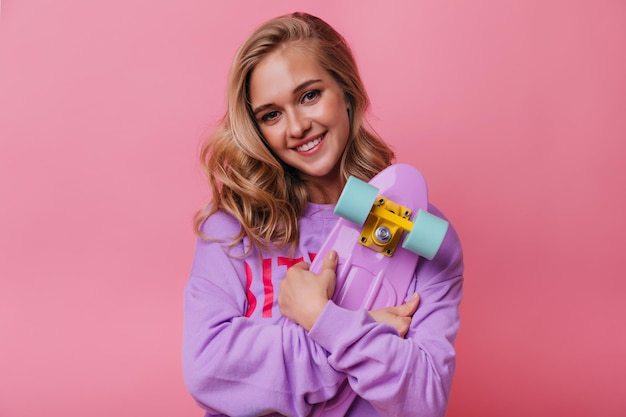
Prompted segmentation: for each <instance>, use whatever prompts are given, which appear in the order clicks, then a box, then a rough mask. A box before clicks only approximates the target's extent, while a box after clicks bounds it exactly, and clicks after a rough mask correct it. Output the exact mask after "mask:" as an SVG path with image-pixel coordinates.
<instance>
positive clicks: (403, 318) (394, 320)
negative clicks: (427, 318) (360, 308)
mask: <svg viewBox="0 0 626 417" xmlns="http://www.w3.org/2000/svg"><path fill="white" fill-rule="evenodd" d="M419 303H420V296H419V294H418V293H415V294H413V297H411V299H410V300H409V301H407V302H406V303H404V304H401V305H399V306H396V307H387V308H381V309H379V310H372V311H370V312H369V313H370V315H371V316H372V317H374V319H375V320H376V321H377V322H379V323H387V324H389V325H390V326H392V327H394V328H395V329H396V330H397V331H398V334H399V335H400V337H404V336H406V333H407V332H408V331H409V326H410V325H411V317H412V316H413V314H414V313H415V311H417V306H418V305H419Z"/></svg>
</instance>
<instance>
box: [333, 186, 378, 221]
mask: <svg viewBox="0 0 626 417" xmlns="http://www.w3.org/2000/svg"><path fill="white" fill-rule="evenodd" d="M376 197H378V188H376V187H374V186H373V185H370V184H368V183H366V182H364V181H361V180H360V179H358V178H356V177H352V176H351V177H350V178H348V182H346V186H345V187H344V188H343V191H342V192H341V195H340V196H339V200H338V201H337V205H336V206H335V211H334V212H335V214H336V215H338V216H340V217H343V218H344V219H346V220H349V221H351V222H352V223H354V224H356V225H357V226H363V224H365V220H367V216H368V215H369V214H370V210H371V209H372V206H373V205H374V202H375V201H376Z"/></svg>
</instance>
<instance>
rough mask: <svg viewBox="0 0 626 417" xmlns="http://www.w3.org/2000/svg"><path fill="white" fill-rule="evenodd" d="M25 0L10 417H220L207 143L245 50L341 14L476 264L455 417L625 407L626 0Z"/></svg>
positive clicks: (0, 262)
mask: <svg viewBox="0 0 626 417" xmlns="http://www.w3.org/2000/svg"><path fill="white" fill-rule="evenodd" d="M294 3H296V2H293V1H288V0H283V1H274V2H251V1H250V2H245V1H241V0H239V1H232V2H219V7H217V6H214V4H217V3H214V2H210V1H206V0H185V1H179V2H171V1H160V0H124V1H122V0H113V1H111V0H109V1H107V2H85V1H81V0H58V1H55V2H50V1H35V0H20V1H14V0H13V1H12V0H4V1H2V15H1V24H0V416H2V417H5V416H6V417H31V416H37V415H64V416H78V415H89V416H92V417H98V416H108V415H115V416H139V415H141V416H147V415H150V416H183V415H185V416H193V415H195V416H198V415H200V413H199V409H197V407H196V406H195V404H194V403H193V401H192V400H191V399H190V398H189V397H188V395H187V393H186V391H185V388H184V385H183V382H182V376H181V371H180V360H179V356H180V338H181V322H182V313H181V311H182V288H183V286H184V284H185V281H186V277H187V273H188V270H189V266H190V263H191V257H192V252H193V247H194V236H193V234H192V230H191V220H190V219H191V216H192V214H193V212H194V210H195V209H196V208H197V207H199V206H200V205H201V204H202V203H203V202H204V200H205V199H206V198H207V188H206V187H205V186H204V183H203V180H202V178H201V175H200V173H199V169H198V166H197V162H196V153H197V146H198V143H199V141H200V137H201V136H202V134H203V133H205V132H206V131H208V130H210V129H211V127H212V126H213V124H214V122H215V120H216V119H217V118H218V117H219V116H220V115H221V113H222V110H223V95H224V82H225V77H226V72H227V67H228V64H229V61H230V59H231V57H232V55H233V53H234V50H235V48H236V46H237V45H238V44H239V43H240V42H241V40H243V38H244V37H245V36H246V34H247V33H248V32H249V31H250V30H251V29H252V27H253V26H255V25H256V24H257V23H260V22H261V21H263V20H265V19H267V18H269V17H272V16H275V15H277V14H283V13H286V12H289V11H293V10H294V9H299V10H305V11H309V12H312V13H314V14H318V15H320V16H321V17H323V18H325V19H326V20H328V21H329V22H330V23H331V24H334V25H335V26H336V27H337V28H338V29H340V30H341V31H342V32H343V33H344V34H345V35H346V37H347V39H348V40H349V41H350V42H351V43H352V45H353V47H354V50H355V53H356V55H357V57H358V60H359V62H360V64H361V68H362V73H363V77H364V78H365V80H366V83H367V85H368V87H369V92H370V95H371V98H372V101H373V108H372V117H371V121H372V124H373V125H374V126H375V127H376V129H377V130H378V131H379V132H380V133H381V134H382V135H383V136H384V137H385V138H386V139H387V140H388V142H390V143H391V144H392V145H393V146H394V147H395V149H396V151H397V154H398V155H399V160H400V161H402V162H408V163H412V164H414V165H416V166H418V167H420V168H421V169H422V171H423V172H424V173H425V175H426V177H427V180H428V181H429V184H430V188H431V199H432V200H433V201H434V202H435V203H436V204H437V205H438V206H439V207H440V208H442V209H443V210H444V211H445V212H446V213H447V214H448V215H449V217H450V218H451V220H452V221H453V223H454V224H455V226H456V228H457V229H458V231H459V233H460V235H461V238H462V241H463V244H464V248H465V254H466V285H465V298H464V301H463V305H462V313H463V322H462V329H461V333H460V335H459V339H458V357H459V362H458V372H457V377H456V380H455V384H454V389H453V393H452V399H451V405H450V410H449V413H448V416H449V417H452V416H455V417H457V416H458V417H473V416H476V417H478V416H481V417H482V416H507V417H515V416H529V415H533V416H556V415H567V416H594V417H609V416H610V417H617V416H623V415H626V397H625V396H624V394H623V391H624V389H625V388H626V379H625V378H626V377H625V375H626V372H625V371H626V359H625V357H624V352H626V320H625V318H626V307H625V305H626V303H624V302H623V300H622V297H623V294H624V291H625V290H626V281H625V279H624V272H623V271H622V270H618V268H617V265H618V259H623V257H624V255H623V253H622V252H623V250H624V248H625V247H626V245H625V236H626V220H624V213H626V192H625V191H624V188H625V179H626V168H625V167H626V164H625V162H626V158H625V156H626V152H625V151H626V149H625V146H626V145H625V144H624V143H625V142H626V141H625V139H626V117H625V114H626V77H625V75H624V74H626V58H625V52H624V51H626V45H625V43H626V42H625V40H626V3H624V2H621V1H610V0H596V1H593V2H592V1H587V2H571V1H549V0H518V1H501V0H480V1H474V2H467V1H445V2H443V1H430V0H425V1H420V2H413V1H408V0H407V1H396V2H391V3H390V2H379V1H376V2H375V1H371V2H367V4H368V5H367V6H365V5H364V3H363V2H356V1H354V2H332V1H301V2H298V3H297V4H298V6H294Z"/></svg>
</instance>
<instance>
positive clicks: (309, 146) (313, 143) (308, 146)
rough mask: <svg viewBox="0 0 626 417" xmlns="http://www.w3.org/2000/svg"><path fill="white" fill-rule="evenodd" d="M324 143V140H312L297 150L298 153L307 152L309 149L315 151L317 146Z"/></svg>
mask: <svg viewBox="0 0 626 417" xmlns="http://www.w3.org/2000/svg"><path fill="white" fill-rule="evenodd" d="M321 141H322V138H317V139H315V140H312V141H311V142H309V143H305V144H304V145H302V146H298V147H297V148H296V149H297V150H298V152H306V151H308V150H309V149H313V148H314V147H316V146H317V144H318V143H320V142H321Z"/></svg>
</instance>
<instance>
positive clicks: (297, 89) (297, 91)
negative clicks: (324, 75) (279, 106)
mask: <svg viewBox="0 0 626 417" xmlns="http://www.w3.org/2000/svg"><path fill="white" fill-rule="evenodd" d="M320 81H322V80H321V79H317V80H308V81H305V82H303V83H302V84H299V85H298V86H297V87H296V88H294V89H293V91H292V92H291V94H292V95H296V94H298V93H299V92H300V91H302V90H304V89H305V88H307V87H308V86H310V85H311V84H315V83H317V82H320ZM273 105H274V103H267V104H263V105H261V106H259V107H257V108H256V109H254V110H253V111H252V114H253V115H255V116H256V115H257V114H258V113H260V112H262V111H263V110H265V109H267V108H269V107H272V106H273Z"/></svg>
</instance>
